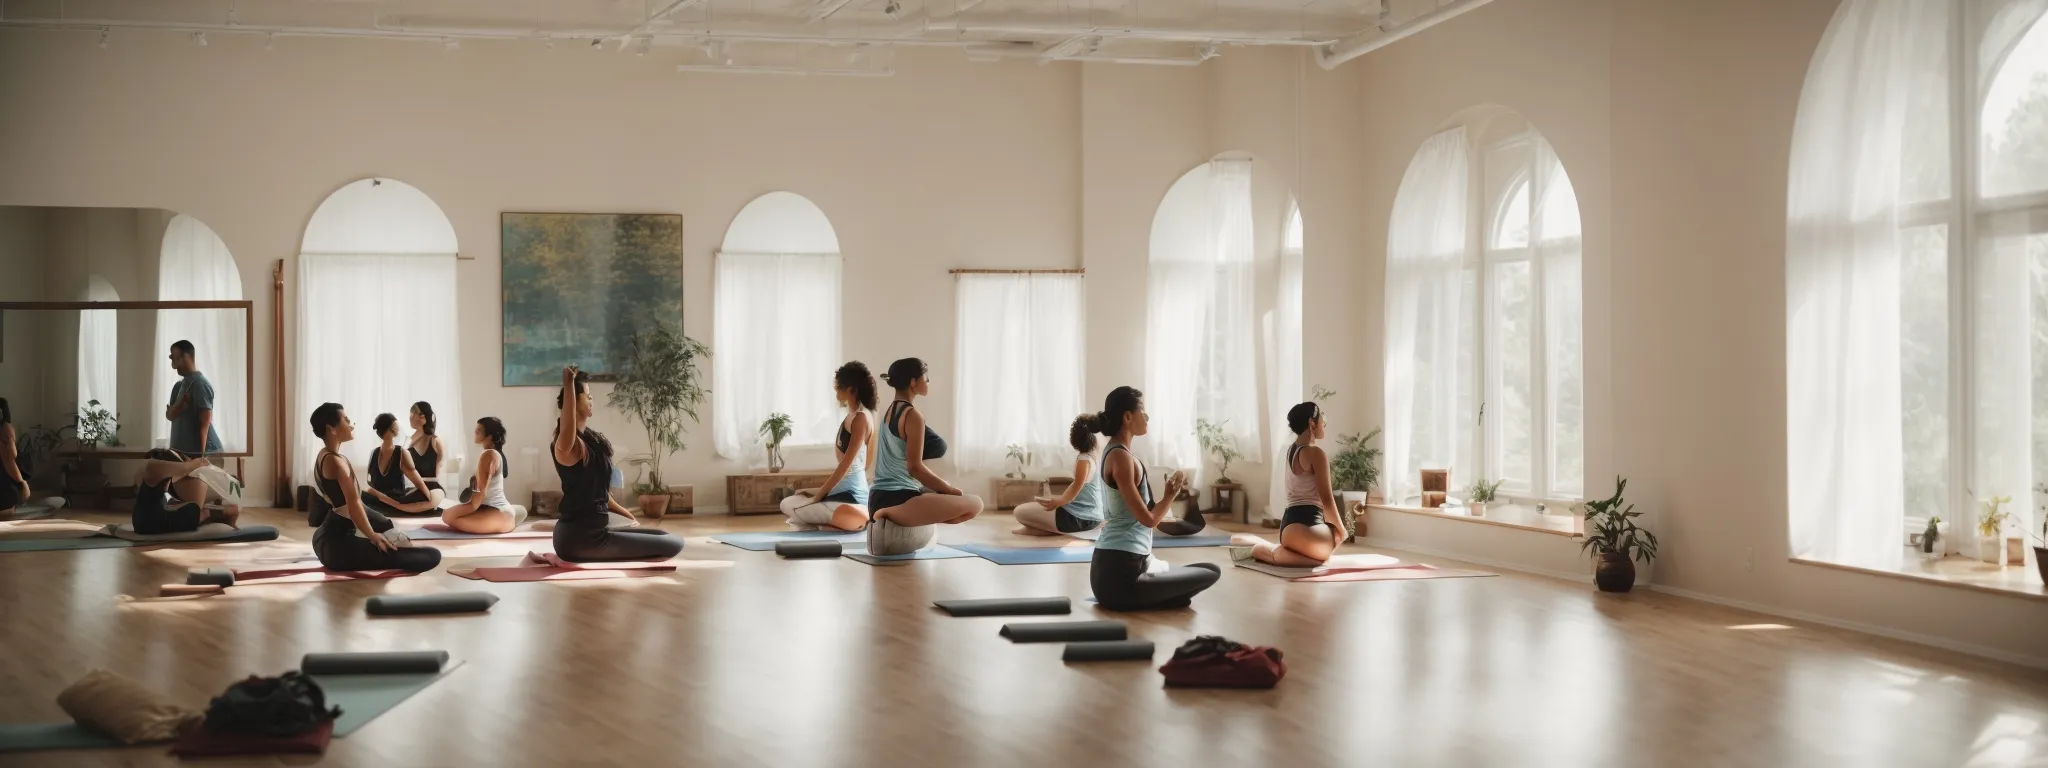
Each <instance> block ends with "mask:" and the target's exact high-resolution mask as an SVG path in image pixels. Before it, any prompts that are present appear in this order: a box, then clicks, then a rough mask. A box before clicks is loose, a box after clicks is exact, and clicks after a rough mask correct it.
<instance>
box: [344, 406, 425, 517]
mask: <svg viewBox="0 0 2048 768" xmlns="http://www.w3.org/2000/svg"><path fill="white" fill-rule="evenodd" d="M370 428H371V429H374V430H376V431H377V437H379V438H382V439H383V441H384V442H383V444H381V445H378V446H377V447H375V448H371V449H370V483H369V485H370V488H369V490H368V491H367V492H366V494H367V495H368V497H369V498H366V499H364V500H363V503H364V504H368V505H370V508H371V509H375V510H377V511H378V512H382V513H384V514H387V515H421V514H426V513H428V512H433V511H436V510H438V509H440V508H441V492H440V491H435V490H429V491H427V492H426V493H425V494H424V495H421V496H419V497H418V498H417V500H415V501H411V502H408V501H406V498H407V496H409V495H410V494H411V493H412V492H414V491H416V490H418V489H420V488H425V487H427V481H426V480H425V479H423V478H421V477H420V473H419V470H418V469H416V468H415V467H413V464H412V455H411V452H410V451H406V450H402V449H400V448H399V447H398V445H397V443H396V441H397V439H398V417H397V416H393V415H391V414H388V413H380V414H377V420H376V421H373V422H370Z"/></svg>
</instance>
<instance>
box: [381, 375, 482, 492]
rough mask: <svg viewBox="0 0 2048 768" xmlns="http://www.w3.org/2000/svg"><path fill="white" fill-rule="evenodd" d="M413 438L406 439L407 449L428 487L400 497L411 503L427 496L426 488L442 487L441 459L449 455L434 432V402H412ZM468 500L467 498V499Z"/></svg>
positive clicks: (414, 465)
mask: <svg viewBox="0 0 2048 768" xmlns="http://www.w3.org/2000/svg"><path fill="white" fill-rule="evenodd" d="M410 421H411V423H412V438H411V439H409V440H407V441H406V444H405V451H406V453H409V454H412V457H411V458H412V465H413V467H415V468H416V469H417V470H418V471H419V473H420V476H421V477H423V478H425V479H426V481H427V487H426V489H418V488H415V489H413V490H412V491H410V492H409V493H410V494H412V495H413V496H417V498H413V497H411V496H403V497H399V499H398V500H399V501H403V502H407V503H411V502H416V501H419V500H420V499H424V498H426V493H425V491H426V490H433V489H439V488H440V487H441V459H442V457H445V456H447V455H448V452H447V451H445V450H442V446H441V438H440V436H439V435H436V434H434V426H435V423H434V404H433V403H429V402H427V401H425V400H421V401H419V402H417V403H413V404H412V415H411V418H410ZM465 501H467V499H465Z"/></svg>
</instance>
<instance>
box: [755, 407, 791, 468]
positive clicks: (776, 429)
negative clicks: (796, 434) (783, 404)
mask: <svg viewBox="0 0 2048 768" xmlns="http://www.w3.org/2000/svg"><path fill="white" fill-rule="evenodd" d="M792 423H793V422H792V420H791V419H790V418H789V414H787V413H771V414H768V418H766V419H763V420H761V438H762V439H764V440H767V441H768V472H769V473H770V474H773V473H776V472H781V471H782V468H783V466H785V465H784V463H783V461H782V441H784V440H787V439H789V433H790V432H792V431H793V430H792V429H791V427H790V424H792Z"/></svg>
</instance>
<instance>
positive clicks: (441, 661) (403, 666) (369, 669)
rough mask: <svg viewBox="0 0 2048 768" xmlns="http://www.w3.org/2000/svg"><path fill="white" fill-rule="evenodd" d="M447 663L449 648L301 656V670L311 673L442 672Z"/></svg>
mask: <svg viewBox="0 0 2048 768" xmlns="http://www.w3.org/2000/svg"><path fill="white" fill-rule="evenodd" d="M447 665H448V652H447V651H373V652H368V653H309V654H306V655H305V656H303V657H301V658H300V659H299V671H300V672H303V673H305V674H308V675H416V674H440V673H441V670H442V669H443V668H444V667H446V666H447Z"/></svg>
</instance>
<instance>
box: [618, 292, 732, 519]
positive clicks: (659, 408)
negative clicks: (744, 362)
mask: <svg viewBox="0 0 2048 768" xmlns="http://www.w3.org/2000/svg"><path fill="white" fill-rule="evenodd" d="M710 356H711V350H710V348H708V347H705V346H704V344H703V343H702V342H699V341H697V340H696V339H692V338H690V337H688V336H685V335H683V334H682V333H679V332H677V331H676V330H674V329H671V328H669V327H668V326H666V325H656V326H654V327H653V328H651V329H648V330H645V331H641V332H639V333H636V334H633V347H632V351H631V353H630V355H629V356H628V358H627V360H626V366H625V371H624V372H622V373H621V374H619V381H618V384H617V385H615V386H613V387H612V391H611V395H610V396H608V397H607V398H606V399H605V402H606V403H608V404H610V405H611V407H613V408H617V409H620V410H622V411H625V412H626V413H627V415H629V416H632V417H633V420H634V421H637V422H639V423H640V427H641V428H642V429H645V430H646V431H647V447H648V453H649V460H648V474H649V479H648V481H647V482H646V483H645V484H644V485H643V486H642V487H640V488H636V489H635V491H636V492H638V493H639V495H640V510H641V511H642V512H645V513H647V514H651V515H653V516H655V517H657V518H658V517H661V516H662V515H664V514H667V512H668V502H669V492H668V486H667V484H665V483H663V482H662V481H661V460H662V459H663V458H666V457H667V456H670V455H673V454H675V453H676V452H677V451H681V450H683V448H684V447H685V446H684V444H683V435H684V433H685V432H687V431H688V430H689V422H693V421H696V420H697V407H698V406H700V405H703V404H704V400H705V398H706V397H707V396H708V395H710V393H711V392H710V390H707V389H705V388H704V386H703V382H704V372H703V370H702V369H701V368H700V366H699V363H700V360H701V359H702V358H706V357H710ZM686 420H687V421H686Z"/></svg>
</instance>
